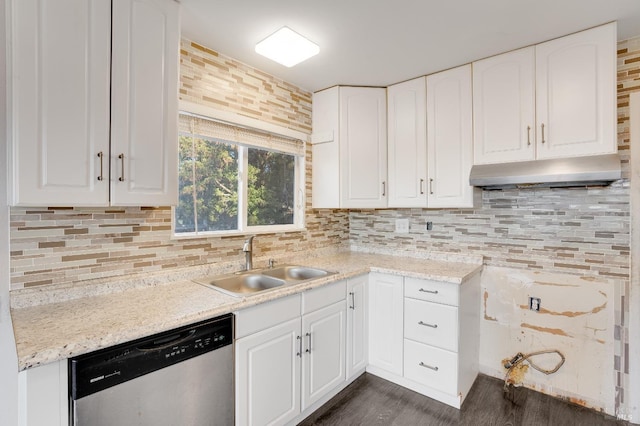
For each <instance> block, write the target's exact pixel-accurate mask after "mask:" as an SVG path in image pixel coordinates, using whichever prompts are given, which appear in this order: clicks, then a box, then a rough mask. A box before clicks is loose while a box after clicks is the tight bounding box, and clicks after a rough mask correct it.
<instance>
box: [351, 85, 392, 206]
mask: <svg viewBox="0 0 640 426" xmlns="http://www.w3.org/2000/svg"><path fill="white" fill-rule="evenodd" d="M386 110H387V103H386V90H385V89H378V88H369V87H341V88H340V177H341V183H340V186H341V188H340V193H341V203H342V205H341V207H344V208H360V207H365V208H368V207H386V205H387V189H388V188H387V117H386V116H387V114H386Z"/></svg>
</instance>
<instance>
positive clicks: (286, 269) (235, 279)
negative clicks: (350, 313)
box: [193, 265, 335, 297]
mask: <svg viewBox="0 0 640 426" xmlns="http://www.w3.org/2000/svg"><path fill="white" fill-rule="evenodd" d="M333 274H335V272H329V271H325V270H324V269H318V268H310V267H306V266H298V265H283V266H278V267H275V268H268V269H252V270H250V271H243V272H236V273H233V274H227V275H217V276H206V277H201V278H196V279H194V280H193V281H195V282H196V283H198V284H202V285H205V286H207V287H213V288H215V289H216V290H220V291H222V292H223V293H226V294H229V295H231V296H235V297H240V296H249V295H251V294H256V293H261V292H263V291H267V290H273V289H277V288H280V287H282V286H287V285H291V284H298V283H301V282H304V281H309V280H312V279H315V278H322V277H326V276H329V275H333Z"/></svg>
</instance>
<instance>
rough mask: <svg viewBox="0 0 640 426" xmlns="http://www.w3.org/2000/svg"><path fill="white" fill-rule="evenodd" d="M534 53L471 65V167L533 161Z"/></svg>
mask: <svg viewBox="0 0 640 426" xmlns="http://www.w3.org/2000/svg"><path fill="white" fill-rule="evenodd" d="M534 69H535V50H534V48H533V47H527V48H524V49H519V50H515V51H513V52H509V53H505V54H502V55H498V56H493V57H491V58H487V59H483V60H481V61H477V62H474V63H473V137H474V160H473V161H474V164H490V163H508V162H513V161H526V160H533V159H534V158H535V143H534V141H535V135H534V133H535V75H534V72H535V70H534Z"/></svg>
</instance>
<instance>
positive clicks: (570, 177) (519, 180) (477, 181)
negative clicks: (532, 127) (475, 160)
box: [469, 154, 621, 189]
mask: <svg viewBox="0 0 640 426" xmlns="http://www.w3.org/2000/svg"><path fill="white" fill-rule="evenodd" d="M620 177H621V170H620V158H619V157H618V154H606V155H594V156H589V157H575V158H555V159H551V160H535V161H522V162H517V163H504V164H482V165H477V166H473V167H472V168H471V174H470V176H469V184H470V185H473V186H479V187H483V188H486V189H501V188H513V187H529V186H540V187H568V186H593V185H597V186H602V185H609V184H610V183H611V182H613V181H615V180H618V179H620Z"/></svg>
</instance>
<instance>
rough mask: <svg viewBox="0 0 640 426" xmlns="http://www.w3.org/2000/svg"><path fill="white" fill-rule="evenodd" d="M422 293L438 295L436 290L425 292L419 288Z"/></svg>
mask: <svg viewBox="0 0 640 426" xmlns="http://www.w3.org/2000/svg"><path fill="white" fill-rule="evenodd" d="M418 291H421V292H423V293H431V294H438V290H425V289H424V288H421V289H420V290H418Z"/></svg>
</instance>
